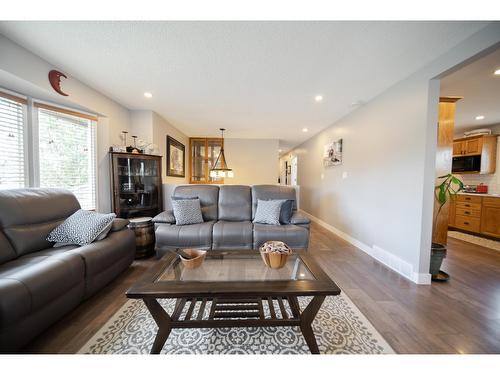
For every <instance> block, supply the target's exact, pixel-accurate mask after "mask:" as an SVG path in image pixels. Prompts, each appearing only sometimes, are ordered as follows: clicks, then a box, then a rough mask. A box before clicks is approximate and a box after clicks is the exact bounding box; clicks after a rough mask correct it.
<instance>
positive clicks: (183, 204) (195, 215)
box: [172, 199, 203, 225]
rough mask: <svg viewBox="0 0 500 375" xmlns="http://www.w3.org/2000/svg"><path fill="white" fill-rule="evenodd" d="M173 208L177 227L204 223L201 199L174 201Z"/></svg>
mask: <svg viewBox="0 0 500 375" xmlns="http://www.w3.org/2000/svg"><path fill="white" fill-rule="evenodd" d="M172 208H173V209H174V216H175V225H187V224H198V223H203V216H202V215H201V206H200V200H199V199H176V200H172Z"/></svg>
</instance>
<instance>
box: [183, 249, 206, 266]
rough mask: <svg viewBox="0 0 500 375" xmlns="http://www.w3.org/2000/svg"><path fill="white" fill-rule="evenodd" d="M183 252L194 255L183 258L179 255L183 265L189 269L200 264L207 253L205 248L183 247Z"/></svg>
mask: <svg viewBox="0 0 500 375" xmlns="http://www.w3.org/2000/svg"><path fill="white" fill-rule="evenodd" d="M184 252H185V253H186V254H188V255H190V256H194V258H193V259H186V258H183V257H182V255H180V256H179V257H180V258H181V262H182V264H183V265H184V267H186V268H189V269H193V268H198V267H199V266H201V264H202V263H203V261H204V260H205V256H206V255H207V251H206V250H199V249H184Z"/></svg>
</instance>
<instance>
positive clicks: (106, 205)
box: [0, 35, 130, 212]
mask: <svg viewBox="0 0 500 375" xmlns="http://www.w3.org/2000/svg"><path fill="white" fill-rule="evenodd" d="M52 69H57V67H55V66H53V65H51V64H50V63H48V62H47V61H45V60H43V59H42V58H40V57H39V56H37V55H35V54H33V53H31V52H30V51H28V50H26V49H25V48H23V47H21V46H19V45H17V44H15V43H14V42H12V41H11V40H9V39H7V38H5V37H4V36H3V35H0V86H1V87H4V88H6V89H9V90H12V91H16V92H19V93H21V94H25V95H28V96H32V97H34V98H37V99H42V100H45V101H50V102H52V103H55V104H59V105H64V106H68V107H72V108H76V109H82V110H87V111H89V112H92V113H96V114H98V116H99V121H98V125H97V126H98V127H97V163H98V171H97V172H98V174H97V178H98V191H97V193H98V207H97V208H98V210H99V211H101V212H110V211H111V188H110V176H109V157H108V150H109V146H110V145H112V144H121V141H120V133H121V131H122V130H130V116H129V111H128V109H127V108H125V107H123V106H121V105H120V104H118V103H116V102H115V101H113V100H111V99H110V98H108V97H106V96H105V95H103V94H101V93H99V92H98V91H96V90H94V89H92V88H90V87H89V86H87V85H85V84H84V83H82V82H80V81H78V80H77V79H75V78H73V77H70V76H68V79H67V80H64V79H63V82H62V85H61V86H62V87H63V90H64V91H65V92H67V93H68V94H69V96H68V97H63V96H61V95H59V94H57V93H55V92H54V90H53V89H52V87H51V86H50V83H49V81H48V78H47V75H48V72H49V71H50V70H52Z"/></svg>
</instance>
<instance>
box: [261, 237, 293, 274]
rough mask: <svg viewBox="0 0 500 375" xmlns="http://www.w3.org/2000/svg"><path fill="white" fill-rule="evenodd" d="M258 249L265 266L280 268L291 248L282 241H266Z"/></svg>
mask: <svg viewBox="0 0 500 375" xmlns="http://www.w3.org/2000/svg"><path fill="white" fill-rule="evenodd" d="M259 250H260V256H261V257H262V260H263V261H264V263H265V264H266V266H268V267H271V268H274V269H278V268H282V267H283V266H284V265H285V264H286V260H287V259H288V256H289V255H290V254H291V253H292V249H290V247H289V246H288V245H287V244H286V243H284V242H282V241H267V242H265V243H264V244H263V245H262V246H261V247H260V248H259Z"/></svg>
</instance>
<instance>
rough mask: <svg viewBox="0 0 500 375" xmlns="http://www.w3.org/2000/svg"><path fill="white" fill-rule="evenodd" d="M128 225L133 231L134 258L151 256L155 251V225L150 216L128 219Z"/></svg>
mask: <svg viewBox="0 0 500 375" xmlns="http://www.w3.org/2000/svg"><path fill="white" fill-rule="evenodd" d="M129 221H130V224H129V225H128V227H129V228H130V229H132V230H133V231H134V233H135V259H139V258H145V257H148V256H151V255H153V254H154V252H155V226H154V223H153V221H152V218H151V217H134V218H131V219H129Z"/></svg>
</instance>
